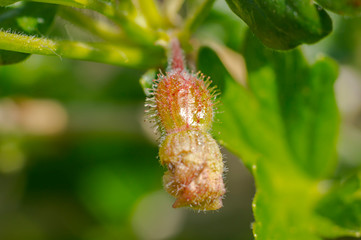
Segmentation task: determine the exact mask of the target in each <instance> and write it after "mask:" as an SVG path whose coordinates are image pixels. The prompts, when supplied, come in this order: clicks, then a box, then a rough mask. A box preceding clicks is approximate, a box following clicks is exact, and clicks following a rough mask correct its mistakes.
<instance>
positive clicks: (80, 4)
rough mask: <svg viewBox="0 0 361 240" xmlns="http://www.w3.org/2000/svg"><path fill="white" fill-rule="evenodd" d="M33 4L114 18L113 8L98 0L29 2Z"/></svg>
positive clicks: (44, 0) (41, 0)
mask: <svg viewBox="0 0 361 240" xmlns="http://www.w3.org/2000/svg"><path fill="white" fill-rule="evenodd" d="M29 1H33V2H42V3H52V4H58V5H63V6H68V7H75V8H84V9H91V10H94V11H97V12H99V13H101V14H103V15H105V16H107V17H109V18H111V19H114V18H115V17H116V12H115V11H114V7H113V6H112V4H110V3H106V2H102V1H98V0H29Z"/></svg>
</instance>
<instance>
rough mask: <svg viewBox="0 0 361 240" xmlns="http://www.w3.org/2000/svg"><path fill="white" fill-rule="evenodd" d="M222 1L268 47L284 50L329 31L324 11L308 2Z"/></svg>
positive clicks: (318, 37)
mask: <svg viewBox="0 0 361 240" xmlns="http://www.w3.org/2000/svg"><path fill="white" fill-rule="evenodd" d="M226 1H227V3H228V5H229V7H230V8H231V9H232V10H233V12H234V13H236V14H237V15H238V16H239V17H240V18H242V19H243V21H245V22H246V23H247V24H248V26H249V27H250V28H251V30H252V31H253V33H254V34H255V35H256V36H257V37H258V38H259V39H260V40H261V41H262V43H263V44H264V45H266V46H267V47H270V48H274V49H279V50H287V49H291V48H294V47H296V46H297V45H299V44H302V43H308V44H310V43H315V42H317V41H319V40H320V39H322V38H323V37H325V36H326V35H328V34H329V33H330V32H331V31H332V22H331V19H330V17H329V16H328V14H327V13H326V12H325V11H324V10H322V9H320V8H319V7H318V6H316V5H314V4H313V3H312V1H308V0H300V1H286V0H276V1H274V0H262V1H261V0H249V1H243V0H226Z"/></svg>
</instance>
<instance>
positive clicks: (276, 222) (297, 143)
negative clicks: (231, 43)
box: [198, 35, 357, 240]
mask: <svg viewBox="0 0 361 240" xmlns="http://www.w3.org/2000/svg"><path fill="white" fill-rule="evenodd" d="M244 46H245V50H244V57H245V60H246V64H247V70H248V86H249V87H248V88H246V87H243V86H242V85H241V84H239V83H237V82H235V81H234V80H233V79H232V78H231V76H230V74H229V73H227V72H226V69H225V68H224V67H223V65H222V63H221V61H220V60H219V59H218V57H217V56H216V54H215V53H213V52H211V51H210V50H209V49H202V50H201V52H200V55H199V64H198V65H199V68H200V69H201V70H202V71H203V72H204V73H205V74H207V75H209V76H211V77H212V78H213V79H216V82H218V84H217V85H220V89H221V91H222V94H221V104H220V105H219V106H218V108H219V110H218V112H220V113H219V114H217V116H216V121H215V123H214V126H213V134H214V135H215V137H216V138H217V139H218V140H219V142H220V143H221V144H222V145H224V146H226V147H227V148H228V149H229V150H231V151H232V152H233V153H235V154H236V155H237V156H239V157H240V158H241V159H242V160H243V162H244V163H245V165H246V166H247V167H248V168H249V169H251V170H252V172H253V175H254V177H255V182H256V189H257V193H256V197H255V199H254V202H253V209H254V216H255V220H256V222H255V223H254V225H253V231H254V235H255V237H256V239H260V240H263V239H293V240H297V239H299V240H303V239H308V240H309V239H311V240H312V239H315V240H316V239H317V240H318V239H320V236H326V233H327V232H328V233H329V234H328V235H327V236H333V237H335V236H342V235H348V236H357V235H356V234H355V231H352V229H350V228H349V227H350V226H347V227H346V226H345V227H344V226H342V227H341V226H336V225H335V224H332V222H330V220H329V219H328V218H326V217H323V216H320V215H319V214H318V213H317V212H316V211H315V206H316V205H317V203H318V202H319V201H320V199H321V198H322V197H323V195H324V193H323V191H324V190H323V188H322V184H323V180H324V179H325V178H328V177H330V176H331V174H332V173H333V171H334V168H335V164H336V140H337V135H338V134H337V132H338V125H339V117H338V111H337V106H336V103H335V97H334V90H333V84H334V81H335V79H336V77H337V66H336V64H335V62H334V61H332V60H331V59H328V58H325V57H321V58H319V59H318V60H317V61H316V62H315V63H314V64H313V65H310V64H309V63H307V61H306V60H305V58H304V57H303V56H302V54H301V52H300V51H299V50H294V51H290V52H287V53H280V52H276V51H272V50H269V49H266V48H265V47H263V46H262V45H261V44H260V43H259V41H258V40H257V39H256V38H254V37H252V36H251V35H248V38H247V39H246V41H245V43H244ZM213 74H214V76H213ZM335 208H337V206H331V205H329V207H328V211H330V212H332V211H333V209H335ZM355 224H357V223H355Z"/></svg>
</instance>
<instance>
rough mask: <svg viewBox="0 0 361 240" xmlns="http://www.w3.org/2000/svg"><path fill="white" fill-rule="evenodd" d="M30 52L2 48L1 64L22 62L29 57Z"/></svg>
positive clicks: (0, 52)
mask: <svg viewBox="0 0 361 240" xmlns="http://www.w3.org/2000/svg"><path fill="white" fill-rule="evenodd" d="M29 56H30V54H26V53H20V52H12V51H6V50H0V66H1V65H9V64H14V63H18V62H21V61H23V60H25V59H27V58H28V57H29Z"/></svg>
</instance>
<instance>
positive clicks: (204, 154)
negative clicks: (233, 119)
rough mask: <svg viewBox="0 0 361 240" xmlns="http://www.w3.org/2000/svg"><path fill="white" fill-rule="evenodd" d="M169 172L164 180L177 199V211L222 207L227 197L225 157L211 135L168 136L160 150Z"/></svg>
mask: <svg viewBox="0 0 361 240" xmlns="http://www.w3.org/2000/svg"><path fill="white" fill-rule="evenodd" d="M159 157H160V162H161V164H162V165H164V166H167V168H168V171H167V172H166V173H165V175H164V177H163V184H164V187H165V189H166V190H167V192H169V193H170V194H171V195H172V196H174V197H176V198H177V200H176V202H175V203H174V204H173V207H184V206H188V207H191V208H193V209H199V210H216V209H219V208H221V207H222V196H223V195H224V193H225V188H224V184H223V178H222V174H223V162H222V154H221V152H220V150H219V147H218V144H217V143H216V141H215V140H214V139H213V138H212V136H211V135H210V134H209V133H206V132H201V131H181V132H177V133H173V134H169V135H167V136H166V138H165V140H164V141H163V142H162V144H161V147H160V150H159Z"/></svg>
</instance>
